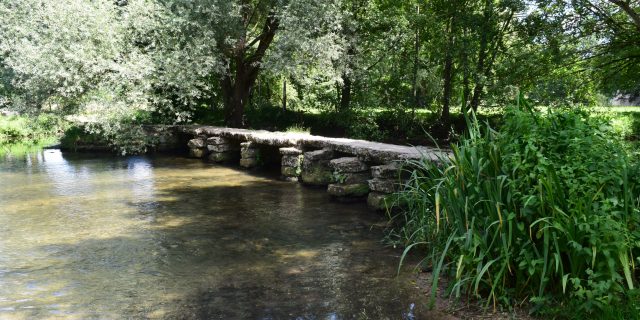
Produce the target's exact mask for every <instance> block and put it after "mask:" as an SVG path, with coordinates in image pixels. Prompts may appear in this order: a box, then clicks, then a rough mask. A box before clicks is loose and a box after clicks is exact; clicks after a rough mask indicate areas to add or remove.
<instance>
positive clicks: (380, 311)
mask: <svg viewBox="0 0 640 320" xmlns="http://www.w3.org/2000/svg"><path fill="white" fill-rule="evenodd" d="M56 161H57V162H55V161H53V160H51V161H50V162H53V163H54V164H55V163H57V165H51V164H49V166H48V167H47V166H46V165H42V166H40V165H37V166H36V167H37V169H33V167H32V168H31V171H29V170H27V171H29V172H31V173H30V174H32V175H35V176H36V178H33V177H32V182H31V183H33V188H35V189H37V192H36V191H34V192H33V193H27V195H26V196H23V197H18V198H12V199H10V200H11V201H10V202H8V205H7V207H6V208H7V210H5V211H6V212H5V213H0V220H2V221H0V223H2V222H5V221H6V222H8V223H9V224H8V226H9V228H8V229H11V230H14V231H12V232H9V233H8V234H7V236H9V237H10V238H16V237H22V238H23V239H22V241H23V242H22V243H20V241H19V240H17V239H16V240H2V241H0V254H1V257H0V287H1V288H0V317H2V318H5V315H6V316H7V317H8V318H16V319H18V318H34V317H38V318H40V317H44V316H63V317H68V318H165V319H427V318H428V319H433V318H438V316H437V314H435V313H429V312H427V311H425V310H426V308H425V306H424V304H423V302H426V299H425V298H424V297H423V296H421V295H419V294H418V292H417V290H416V289H415V288H414V287H415V285H413V284H412V280H413V278H412V276H411V275H410V274H406V273H405V274H403V275H401V276H399V277H396V276H395V271H396V268H397V263H398V255H399V252H397V251H394V250H391V249H389V248H384V246H383V245H382V244H381V243H380V239H381V238H382V230H381V229H382V227H383V224H384V219H383V217H381V216H378V215H375V214H372V213H371V212H369V211H368V210H366V208H365V207H364V205H362V204H348V205H347V204H340V203H335V202H331V201H330V199H329V197H328V195H326V193H324V192H322V191H319V190H310V189H308V188H305V187H302V186H300V185H298V184H289V183H284V182H278V181H273V180H271V179H270V178H268V177H264V176H256V175H249V174H247V173H245V172H240V171H238V170H235V169H232V168H224V167H214V166H211V165H208V164H204V163H202V162H201V161H197V160H189V159H182V158H165V157H159V158H146V157H130V158H112V157H103V158H100V159H96V158H91V157H88V156H80V157H78V156H67V155H64V156H63V157H61V158H59V159H57V160H56ZM6 171H8V172H9V174H8V175H6V177H7V178H8V179H14V181H18V180H17V179H20V177H21V176H22V172H17V171H18V170H16V168H15V167H12V169H9V170H6V167H5V171H4V172H3V169H2V167H0V174H5V173H6ZM11 174H12V175H13V176H12V175H11ZM47 181H49V182H50V184H47ZM70 190H71V191H70ZM7 194H10V192H8V191H7V190H4V191H3V190H2V186H0V200H2V199H3V196H5V198H7V197H6V195H7ZM38 194H39V196H40V197H46V198H47V199H48V200H47V201H46V202H42V203H40V204H39V205H38V206H34V205H33V204H34V203H37V202H34V201H35V199H34V197H35V195H38ZM60 199H64V200H60ZM25 201H31V205H29V204H24V202H25ZM18 203H21V204H22V205H19V204H18ZM3 215H4V216H5V217H4V218H3V217H2V216H3ZM9 221H10V222H9ZM2 288H4V290H3V289H2Z"/></svg>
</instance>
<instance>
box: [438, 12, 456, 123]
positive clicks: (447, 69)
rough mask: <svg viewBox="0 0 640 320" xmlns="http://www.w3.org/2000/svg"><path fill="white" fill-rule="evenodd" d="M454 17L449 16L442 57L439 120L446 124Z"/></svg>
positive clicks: (451, 82)
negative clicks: (442, 83) (441, 91)
mask: <svg viewBox="0 0 640 320" xmlns="http://www.w3.org/2000/svg"><path fill="white" fill-rule="evenodd" d="M454 19H455V18H451V22H450V23H449V28H448V29H449V30H448V31H449V32H448V33H447V38H448V39H447V49H446V53H445V58H444V69H443V71H442V79H443V82H444V88H443V94H442V115H441V117H440V118H441V120H442V122H443V123H444V124H445V125H446V124H448V123H449V114H450V111H449V110H450V108H451V107H450V106H451V93H452V92H453V72H454V70H453V42H454V34H453V33H454V22H455V21H454Z"/></svg>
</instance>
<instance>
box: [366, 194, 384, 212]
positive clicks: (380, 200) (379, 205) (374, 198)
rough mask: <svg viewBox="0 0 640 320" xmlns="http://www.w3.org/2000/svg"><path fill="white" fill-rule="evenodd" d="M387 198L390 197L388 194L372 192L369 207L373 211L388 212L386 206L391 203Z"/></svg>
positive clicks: (368, 198)
mask: <svg viewBox="0 0 640 320" xmlns="http://www.w3.org/2000/svg"><path fill="white" fill-rule="evenodd" d="M387 196H389V195H388V194H386V193H381V192H370V193H369V196H368V197H367V205H368V206H369V208H371V209H373V210H386V208H387V207H386V206H387V205H388V204H389V203H388V202H389V201H387V200H386V198H387Z"/></svg>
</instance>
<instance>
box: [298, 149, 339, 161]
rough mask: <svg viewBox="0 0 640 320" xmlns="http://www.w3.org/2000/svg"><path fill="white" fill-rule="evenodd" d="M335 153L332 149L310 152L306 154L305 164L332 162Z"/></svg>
mask: <svg viewBox="0 0 640 320" xmlns="http://www.w3.org/2000/svg"><path fill="white" fill-rule="evenodd" d="M333 155H334V152H333V150H330V149H322V150H316V151H309V152H305V153H304V161H305V162H316V161H320V160H331V159H332V158H333Z"/></svg>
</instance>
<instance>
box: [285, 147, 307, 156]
mask: <svg viewBox="0 0 640 320" xmlns="http://www.w3.org/2000/svg"><path fill="white" fill-rule="evenodd" d="M280 154H281V155H283V156H299V155H301V154H302V150H300V149H298V148H294V147H287V148H280Z"/></svg>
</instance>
